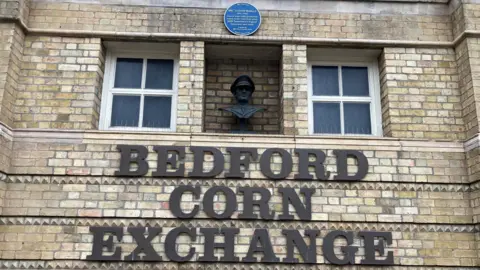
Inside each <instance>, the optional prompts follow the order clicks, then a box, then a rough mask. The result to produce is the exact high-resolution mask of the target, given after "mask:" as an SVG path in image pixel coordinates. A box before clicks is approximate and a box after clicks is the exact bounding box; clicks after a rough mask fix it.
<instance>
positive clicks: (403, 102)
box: [380, 48, 465, 140]
mask: <svg viewBox="0 0 480 270" xmlns="http://www.w3.org/2000/svg"><path fill="white" fill-rule="evenodd" d="M380 65H382V66H381V67H380V69H381V71H382V72H381V85H382V109H383V117H384V120H383V121H384V133H385V135H386V136H392V137H400V138H430V139H454V140H455V139H465V133H464V130H465V128H464V122H463V118H462V104H461V100H460V91H459V87H458V72H457V65H456V62H455V53H454V51H453V50H452V49H423V48H384V52H383V55H382V57H381V61H380Z"/></svg>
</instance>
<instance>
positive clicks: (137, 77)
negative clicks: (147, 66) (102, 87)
mask: <svg viewBox="0 0 480 270" xmlns="http://www.w3.org/2000/svg"><path fill="white" fill-rule="evenodd" d="M142 66H143V59H132V58H118V59H117V68H116V70H115V85H114V87H115V88H140V87H142Z"/></svg>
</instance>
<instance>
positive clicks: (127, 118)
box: [110, 96, 140, 127]
mask: <svg viewBox="0 0 480 270" xmlns="http://www.w3.org/2000/svg"><path fill="white" fill-rule="evenodd" d="M139 112H140V96H113V102H112V121H111V122H110V126H112V127H138V114H139Z"/></svg>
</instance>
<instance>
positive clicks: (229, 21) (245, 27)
mask: <svg viewBox="0 0 480 270" xmlns="http://www.w3.org/2000/svg"><path fill="white" fill-rule="evenodd" d="M261 22H262V17H261V16H260V12H259V11H258V9H257V8H255V7H254V6H252V5H250V4H248V3H236V4H233V5H231V6H230V7H229V8H228V9H227V10H226V11H225V14H224V15H223V23H224V24H225V27H226V28H227V29H228V31H230V33H232V34H234V35H241V36H249V35H251V34H253V33H255V32H256V31H257V30H258V28H259V27H260V24H261Z"/></svg>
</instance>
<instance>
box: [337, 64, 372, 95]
mask: <svg viewBox="0 0 480 270" xmlns="http://www.w3.org/2000/svg"><path fill="white" fill-rule="evenodd" d="M342 83H343V95H344V96H357V97H368V96H369V93H368V69H367V68H366V67H342Z"/></svg>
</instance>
